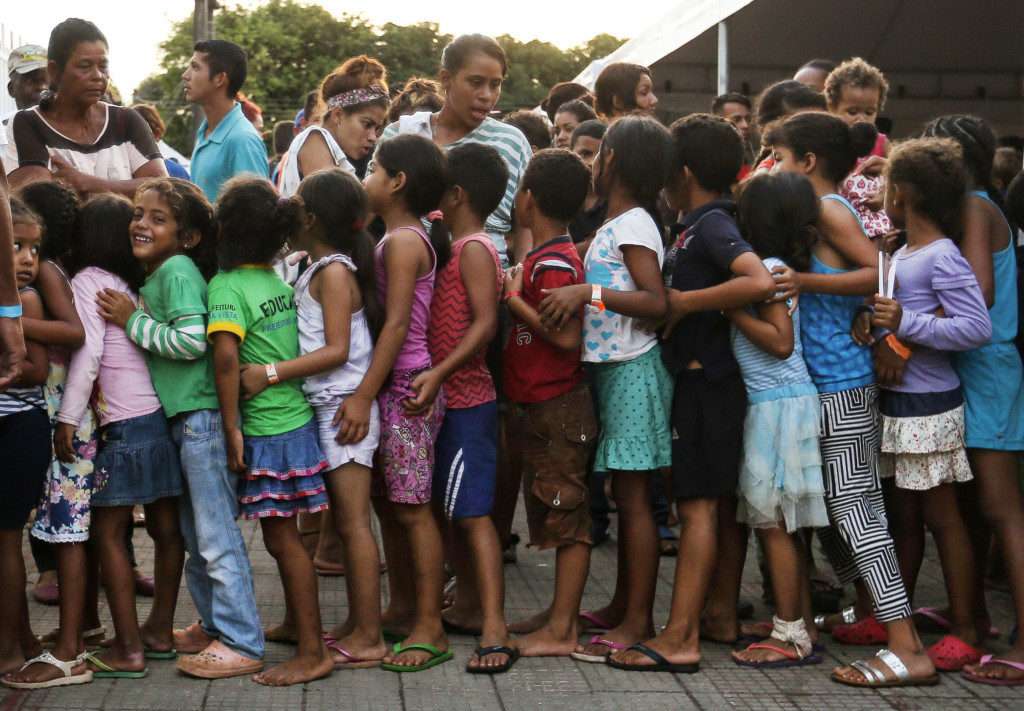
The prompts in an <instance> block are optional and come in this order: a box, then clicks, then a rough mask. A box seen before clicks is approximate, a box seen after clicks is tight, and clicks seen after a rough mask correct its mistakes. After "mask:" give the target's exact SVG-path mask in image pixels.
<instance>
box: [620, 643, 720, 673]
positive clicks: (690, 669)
mask: <svg viewBox="0 0 1024 711" xmlns="http://www.w3.org/2000/svg"><path fill="white" fill-rule="evenodd" d="M627 651H632V652H640V654H642V655H644V656H645V657H647V658H648V659H650V660H651V661H652V662H654V664H622V663H621V662H614V661H612V660H611V659H609V660H608V666H610V667H612V668H613V669H619V670H620V671H631V672H671V673H674V674H696V673H697V672H699V671H700V664H673V663H672V662H670V661H669V660H667V659H665V657H663V656H662V655H661V654H659V653H658V652H656V651H654V650H653V649H651V648H650V647H648V646H647V645H645V644H634V645H633V646H632V647H628V648H627Z"/></svg>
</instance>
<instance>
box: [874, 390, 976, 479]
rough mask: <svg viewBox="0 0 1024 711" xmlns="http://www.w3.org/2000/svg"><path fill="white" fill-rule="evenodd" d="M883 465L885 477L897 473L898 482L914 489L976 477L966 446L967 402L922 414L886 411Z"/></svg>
mask: <svg viewBox="0 0 1024 711" xmlns="http://www.w3.org/2000/svg"><path fill="white" fill-rule="evenodd" d="M879 465H880V473H881V476H882V478H883V479H887V478H892V477H895V478H896V486H898V487H899V488H900V489H909V490H912V491H927V490H928V489H934V488H935V487H937V486H941V485H942V484H954V483H959V482H965V481H970V480H971V479H973V478H974V476H973V475H972V474H971V465H970V463H969V462H968V461H967V450H966V449H965V448H964V406H963V405H960V406H959V407H955V408H953V409H952V410H947V411H946V412H940V413H938V414H935V415H923V416H920V417H891V416H889V415H883V416H882V453H881V456H880V457H879Z"/></svg>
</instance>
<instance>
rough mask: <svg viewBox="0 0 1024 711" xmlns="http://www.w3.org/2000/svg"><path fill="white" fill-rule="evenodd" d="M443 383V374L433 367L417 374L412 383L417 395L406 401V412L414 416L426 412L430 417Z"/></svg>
mask: <svg viewBox="0 0 1024 711" xmlns="http://www.w3.org/2000/svg"><path fill="white" fill-rule="evenodd" d="M442 384H443V381H442V380H441V376H440V375H439V374H438V372H437V370H435V369H433V368H431V369H430V370H425V371H423V372H422V373H420V374H419V375H417V376H416V377H415V378H414V379H413V381H412V385H411V387H412V391H413V392H414V393H416V395H415V396H414V397H411V398H409V399H408V400H406V401H405V411H406V413H407V414H409V415H413V416H417V415H424V414H426V415H427V416H428V417H429V413H430V411H431V410H433V409H434V403H435V402H436V401H437V394H438V392H440V391H441V386H442Z"/></svg>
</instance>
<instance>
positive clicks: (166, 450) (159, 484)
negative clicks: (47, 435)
mask: <svg viewBox="0 0 1024 711" xmlns="http://www.w3.org/2000/svg"><path fill="white" fill-rule="evenodd" d="M132 214H133V207H132V204H131V203H130V202H129V201H128V200H127V199H125V198H123V197H119V196H115V195H101V196H98V197H95V198H93V199H92V200H90V201H89V202H87V203H86V204H85V205H84V206H83V207H82V211H81V213H80V214H79V217H78V234H77V235H76V238H75V244H74V247H73V249H72V257H73V263H74V265H75V269H76V274H75V275H74V278H73V279H72V280H71V287H72V289H73V291H74V294H75V308H76V309H77V310H78V317H79V318H80V319H81V321H82V325H83V326H84V327H85V334H86V336H85V345H83V346H82V347H81V348H79V349H78V350H77V351H75V353H74V355H73V356H72V358H71V366H70V367H69V368H68V378H67V384H66V388H65V391H64V400H63V402H62V404H61V410H60V414H59V415H58V416H57V420H58V422H57V426H56V428H55V430H54V434H53V441H54V452H55V454H56V456H57V457H58V458H60V459H61V460H63V461H64V462H73V461H74V459H75V456H76V455H75V450H74V444H73V436H74V433H75V430H76V429H78V427H79V426H80V424H81V422H82V418H83V415H84V413H85V412H86V410H87V409H88V408H89V404H90V399H91V400H92V402H93V406H94V407H95V410H96V414H97V416H98V417H99V422H100V428H99V430H98V432H97V439H98V441H99V446H98V448H97V452H96V459H95V461H94V467H95V469H94V480H93V492H92V501H91V505H92V508H93V520H92V528H91V530H90V534H89V537H90V542H91V543H92V544H93V545H95V546H96V550H97V557H98V558H99V565H100V580H101V581H102V583H103V588H104V590H105V592H106V594H107V602H108V604H109V605H110V614H111V617H112V618H113V620H114V630H115V635H116V636H115V639H114V641H113V644H112V646H111V647H110V648H109V649H105V650H102V651H99V652H96V653H94V654H90V655H89V656H88V660H89V668H90V670H91V671H92V672H93V676H94V677H97V678H102V677H112V678H128V679H137V678H141V677H144V676H146V675H147V674H148V670H147V668H146V659H169V658H173V657H174V656H175V655H176V652H175V650H174V646H173V645H174V640H173V623H174V609H175V606H176V604H177V600H178V586H179V584H180V582H181V569H182V564H183V562H184V556H185V551H184V548H183V546H182V543H181V529H180V527H179V524H178V502H177V498H176V497H178V496H179V495H180V494H181V493H182V492H183V486H182V478H181V467H180V464H179V460H178V452H177V449H176V448H175V446H174V442H173V441H172V439H171V431H170V426H169V424H168V422H167V417H166V416H165V415H164V413H163V410H162V409H161V407H160V400H159V399H158V398H157V394H156V391H155V390H154V389H153V381H152V379H151V378H150V375H149V370H148V369H147V368H146V361H145V358H144V356H143V352H142V350H141V349H139V348H138V347H137V346H136V345H135V344H133V343H131V342H130V341H129V340H128V338H127V336H126V335H125V332H124V330H123V329H121V328H118V327H116V326H112V325H109V324H107V323H105V322H104V320H103V318H102V317H101V316H100V314H99V313H98V311H97V310H96V306H95V299H96V293H97V292H99V291H103V290H104V289H106V288H111V289H114V290H116V291H124V292H132V293H134V291H135V289H137V288H138V286H139V284H140V282H141V281H142V274H141V269H140V268H139V265H138V263H137V262H136V261H135V259H134V258H133V256H132V246H131V238H130V236H129V227H130V225H131V221H132ZM137 505H142V506H143V507H144V509H145V512H146V532H147V533H148V534H149V535H150V537H151V538H152V539H153V542H154V546H155V570H154V581H155V584H156V585H155V594H154V597H153V607H152V609H151V610H150V614H149V617H148V619H147V620H146V621H145V623H143V625H142V626H141V628H140V626H139V623H138V618H137V615H136V611H135V581H134V577H133V574H132V567H131V561H130V558H129V555H128V548H127V546H126V545H125V532H126V531H127V530H128V529H130V528H131V527H132V525H133V521H132V509H133V507H135V506H137Z"/></svg>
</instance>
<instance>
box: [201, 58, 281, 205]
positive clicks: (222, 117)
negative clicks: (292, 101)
mask: <svg viewBox="0 0 1024 711" xmlns="http://www.w3.org/2000/svg"><path fill="white" fill-rule="evenodd" d="M247 72H248V61H247V60H246V57H245V50H243V49H242V48H241V47H239V46H238V45H237V44H235V43H234V42H228V41H227V40H204V41H202V42H197V43H196V45H195V47H193V54H192V59H191V60H190V61H189V66H188V69H186V70H185V73H184V74H183V75H182V77H181V78H182V79H183V80H184V82H185V98H186V99H187V100H188V101H191V102H192V103H194V104H199V106H200V108H202V110H203V115H204V116H205V117H206V118H205V119H204V121H203V123H202V125H201V126H200V127H199V130H198V131H197V132H196V145H195V148H193V149H192V166H191V170H192V182H194V183H195V184H196V185H198V186H199V187H200V189H202V191H203V192H204V193H205V194H206V198H207V199H208V200H209V201H210V202H214V201H215V200H216V199H217V196H218V195H219V194H220V189H221V186H222V185H223V184H224V183H225V182H227V181H228V180H230V179H231V178H233V177H235V176H236V175H241V174H242V173H254V174H256V175H259V176H261V177H264V178H266V177H268V176H269V174H270V170H269V164H268V162H267V147H266V146H265V145H264V143H263V139H262V138H261V137H260V134H259V133H258V132H257V131H256V129H255V128H254V127H253V125H252V124H251V123H249V121H248V120H246V118H245V116H244V115H243V114H242V107H241V105H239V103H238V102H237V101H236V97H237V96H238V91H239V90H240V89H241V88H242V84H244V83H245V77H246V73H247Z"/></svg>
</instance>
